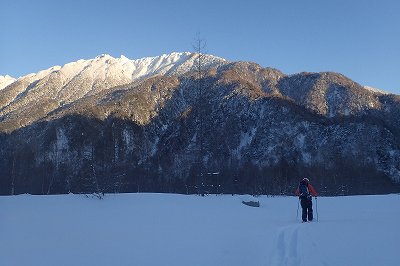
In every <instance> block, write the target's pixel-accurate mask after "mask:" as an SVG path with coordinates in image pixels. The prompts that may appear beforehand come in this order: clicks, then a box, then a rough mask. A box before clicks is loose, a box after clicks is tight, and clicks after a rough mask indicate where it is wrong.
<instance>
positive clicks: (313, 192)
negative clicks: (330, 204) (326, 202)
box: [296, 184, 318, 197]
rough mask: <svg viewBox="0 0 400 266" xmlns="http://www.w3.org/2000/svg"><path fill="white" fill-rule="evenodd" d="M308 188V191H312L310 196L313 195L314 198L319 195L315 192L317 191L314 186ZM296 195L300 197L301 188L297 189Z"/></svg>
mask: <svg viewBox="0 0 400 266" xmlns="http://www.w3.org/2000/svg"><path fill="white" fill-rule="evenodd" d="M307 187H308V191H310V194H311V195H312V196H314V197H316V196H318V193H317V191H315V189H314V188H313V186H311V185H310V184H308V185H307ZM296 195H297V196H300V188H299V187H297V189H296Z"/></svg>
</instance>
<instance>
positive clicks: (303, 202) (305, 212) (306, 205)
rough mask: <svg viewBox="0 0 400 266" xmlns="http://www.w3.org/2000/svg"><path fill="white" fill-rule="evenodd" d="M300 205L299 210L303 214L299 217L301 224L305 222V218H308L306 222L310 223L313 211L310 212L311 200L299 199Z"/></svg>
mask: <svg viewBox="0 0 400 266" xmlns="http://www.w3.org/2000/svg"><path fill="white" fill-rule="evenodd" d="M300 204H301V208H302V209H303V212H302V215H301V218H302V219H303V222H307V216H308V220H309V221H312V220H313V210H312V200H311V198H306V199H300Z"/></svg>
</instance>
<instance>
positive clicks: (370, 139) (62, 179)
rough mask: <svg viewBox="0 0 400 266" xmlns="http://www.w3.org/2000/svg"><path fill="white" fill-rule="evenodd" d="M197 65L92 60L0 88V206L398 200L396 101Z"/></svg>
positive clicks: (171, 58) (339, 79)
mask: <svg viewBox="0 0 400 266" xmlns="http://www.w3.org/2000/svg"><path fill="white" fill-rule="evenodd" d="M197 58H198V55H197V54H191V53H173V54H170V55H163V56H160V57H153V58H144V59H139V60H129V59H127V58H125V57H121V58H117V59H116V58H113V57H111V56H108V55H103V56H100V57H97V58H95V59H92V60H80V61H77V62H74V63H70V64H67V65H65V66H63V67H53V68H51V69H48V70H45V71H42V72H39V73H37V74H32V75H28V76H26V77H22V78H20V79H18V80H16V81H13V82H12V83H10V84H8V85H7V86H5V87H4V88H3V89H1V90H0V131H1V132H2V133H0V156H1V158H3V159H2V160H1V161H0V167H1V169H2V171H1V172H0V184H1V186H0V192H1V193H2V194H17V193H26V192H28V193H35V194H52V193H68V192H74V193H88V192H128V191H129V192H135V191H140V192H142V191H151V192H178V193H253V194H261V193H262V194H268V193H270V194H292V193H293V191H294V187H295V186H296V185H297V182H298V180H299V179H300V178H301V177H304V176H307V177H309V178H310V179H311V181H312V182H313V184H314V185H315V186H316V187H317V188H318V190H319V191H320V192H321V194H326V195H338V194H341V195H344V194H364V193H387V192H398V191H400V186H399V182H400V96H398V95H391V94H385V93H382V92H379V91H375V90H371V89H368V88H364V87H363V86H361V85H359V84H357V83H356V82H354V81H352V80H350V79H348V78H346V77H345V76H343V75H341V74H337V73H330V72H327V73H299V74H295V75H285V74H284V73H282V72H280V71H279V70H276V69H272V68H262V67H260V66H259V65H257V64H255V63H249V62H232V63H231V62H227V61H226V60H224V59H221V58H218V57H214V56H211V55H206V56H204V57H202V60H201V68H200V70H201V71H200V73H199V72H198V71H196V70H198V69H197V64H196V62H197ZM199 74H201V75H199Z"/></svg>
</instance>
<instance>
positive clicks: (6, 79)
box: [0, 75, 15, 90]
mask: <svg viewBox="0 0 400 266" xmlns="http://www.w3.org/2000/svg"><path fill="white" fill-rule="evenodd" d="M14 81H15V78H13V77H10V76H9V75H5V76H0V90H2V89H4V88H5V87H7V86H8V85H10V84H11V83H13V82H14Z"/></svg>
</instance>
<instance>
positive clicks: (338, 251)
mask: <svg viewBox="0 0 400 266" xmlns="http://www.w3.org/2000/svg"><path fill="white" fill-rule="evenodd" d="M248 198H249V197H248V196H228V195H225V196H215V195H210V196H207V197H199V196H185V195H171V194H119V195H106V196H105V197H104V199H102V200H99V199H97V198H95V197H90V198H86V197H85V196H83V195H60V196H30V195H20V196H7V197H0V235H1V238H0V265H18V266H19V265H41V266H42V265H96V266H97V265H178V266H179V265H271V266H274V265H307V266H310V265H398V261H399V260H400V253H399V252H398V247H399V244H400V230H399V225H400V209H399V207H398V206H399V204H400V196H399V195H385V196H353V197H336V198H329V197H320V198H318V213H319V221H318V222H312V223H300V221H299V220H300V216H301V213H300V212H301V208H300V209H299V220H297V221H296V210H297V198H295V197H272V198H271V197H266V196H263V197H259V198H257V200H259V201H260V203H261V207H260V208H252V207H248V206H245V205H243V204H241V201H242V200H246V199H248ZM313 201H314V210H315V200H313ZM314 213H315V212H314ZM315 214H316V213H315ZM315 216H316V215H315Z"/></svg>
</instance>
